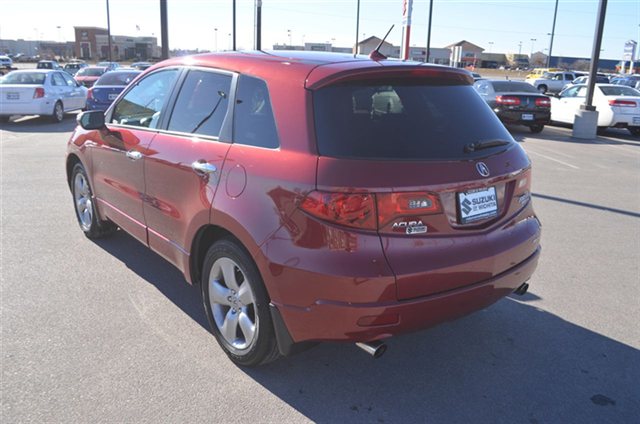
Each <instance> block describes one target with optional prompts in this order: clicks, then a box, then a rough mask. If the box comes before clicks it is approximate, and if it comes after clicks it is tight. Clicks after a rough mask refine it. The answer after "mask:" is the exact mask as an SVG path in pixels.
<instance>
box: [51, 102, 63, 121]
mask: <svg viewBox="0 0 640 424" xmlns="http://www.w3.org/2000/svg"><path fill="white" fill-rule="evenodd" d="M63 119H64V107H63V106H62V102H60V101H57V102H56V104H55V105H54V106H53V113H52V114H51V122H53V123H56V124H57V123H59V122H62V120H63Z"/></svg>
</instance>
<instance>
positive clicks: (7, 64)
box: [0, 56, 13, 69]
mask: <svg viewBox="0 0 640 424" xmlns="http://www.w3.org/2000/svg"><path fill="white" fill-rule="evenodd" d="M12 67H13V60H11V58H10V57H9V56H0V68H3V69H11V68H12Z"/></svg>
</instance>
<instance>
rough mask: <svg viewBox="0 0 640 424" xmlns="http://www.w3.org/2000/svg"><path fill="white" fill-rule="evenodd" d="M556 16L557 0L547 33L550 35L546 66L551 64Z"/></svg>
mask: <svg viewBox="0 0 640 424" xmlns="http://www.w3.org/2000/svg"><path fill="white" fill-rule="evenodd" d="M557 16H558V0H556V8H555V10H554V12H553V25H552V26H551V33H550V34H547V35H550V36H551V40H550V41H549V56H547V68H548V67H549V66H550V65H551V52H552V51H553V36H554V34H555V33H556V17H557Z"/></svg>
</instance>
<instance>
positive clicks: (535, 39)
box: [529, 38, 538, 58]
mask: <svg viewBox="0 0 640 424" xmlns="http://www.w3.org/2000/svg"><path fill="white" fill-rule="evenodd" d="M536 41H538V39H537V38H532V39H531V54H530V55H529V58H531V56H533V43H535V42H536Z"/></svg>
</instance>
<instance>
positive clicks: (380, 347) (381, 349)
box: [356, 340, 387, 359]
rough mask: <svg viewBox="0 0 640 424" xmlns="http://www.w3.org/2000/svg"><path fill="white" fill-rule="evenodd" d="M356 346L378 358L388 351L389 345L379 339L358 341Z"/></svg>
mask: <svg viewBox="0 0 640 424" xmlns="http://www.w3.org/2000/svg"><path fill="white" fill-rule="evenodd" d="M356 346H358V347H359V348H360V349H362V350H364V351H365V352H367V353H368V354H369V355H371V356H373V358H374V359H378V358H379V357H381V356H382V355H384V353H385V352H386V351H387V345H386V344H385V343H384V342H381V341H379V340H378V341H375V342H358V343H356Z"/></svg>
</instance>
